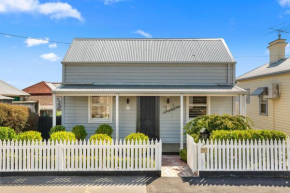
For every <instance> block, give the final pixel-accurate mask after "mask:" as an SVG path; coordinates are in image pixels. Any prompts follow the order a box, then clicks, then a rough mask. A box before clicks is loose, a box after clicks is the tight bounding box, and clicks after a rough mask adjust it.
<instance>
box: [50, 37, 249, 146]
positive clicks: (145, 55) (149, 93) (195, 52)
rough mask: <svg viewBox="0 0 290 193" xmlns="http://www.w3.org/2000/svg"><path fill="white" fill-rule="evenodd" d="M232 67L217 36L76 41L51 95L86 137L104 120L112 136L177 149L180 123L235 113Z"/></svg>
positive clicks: (240, 92) (180, 140)
mask: <svg viewBox="0 0 290 193" xmlns="http://www.w3.org/2000/svg"><path fill="white" fill-rule="evenodd" d="M235 65H236V61H235V60H234V58H233V56H232V54H231V52H230V50H229V49H228V47H227V45H226V43H225V41H224V40H223V39H74V40H73V42H72V43H71V45H70V47H69V49H68V51H67V53H66V55H65V57H64V59H63V60H62V74H63V76H62V86H60V87H58V88H56V89H54V90H53V91H52V93H53V98H54V101H55V100H56V95H58V96H62V97H63V98H62V103H63V104H62V110H63V111H62V123H63V125H64V126H65V127H66V128H67V129H71V128H72V127H73V126H74V125H77V124H81V125H84V126H85V127H86V129H87V132H88V134H89V136H90V135H91V134H93V133H94V132H95V130H96V129H97V127H98V126H99V125H100V124H104V123H106V124H110V125H112V127H113V128H114V138H115V139H124V138H125V137H126V136H127V135H128V134H130V133H135V132H142V133H145V134H146V135H148V136H149V137H150V138H151V139H156V138H161V139H162V141H163V143H164V144H165V145H172V146H174V147H177V151H178V149H179V147H180V148H183V141H184V132H183V127H184V125H185V124H186V122H188V121H189V120H191V119H193V118H195V117H197V116H199V115H205V114H223V113H228V114H233V113H234V112H235V110H234V105H233V100H234V97H235V96H240V97H241V98H242V99H244V98H245V96H243V95H244V94H245V93H246V91H245V90H243V89H241V88H239V87H237V86H235V69H236V68H235ZM55 108H56V107H55V106H54V113H53V115H54V116H53V125H55V124H56V117H55V111H56V109H55ZM243 113H244V111H243V108H241V114H243ZM164 147H165V146H163V149H165V148H164ZM171 150H172V149H171Z"/></svg>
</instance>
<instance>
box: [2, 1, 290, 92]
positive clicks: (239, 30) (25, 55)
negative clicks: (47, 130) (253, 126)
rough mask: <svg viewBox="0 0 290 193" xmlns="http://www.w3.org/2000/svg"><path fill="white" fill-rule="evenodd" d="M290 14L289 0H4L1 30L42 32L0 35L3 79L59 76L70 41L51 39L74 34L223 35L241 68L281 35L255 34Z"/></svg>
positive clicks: (260, 60)
mask: <svg viewBox="0 0 290 193" xmlns="http://www.w3.org/2000/svg"><path fill="white" fill-rule="evenodd" d="M289 19H290V0H254V1H253V0H232V1H229V0H211V1H200V0H198V1H197V0H179V1H173V0H172V1H170V0H59V1H56V0H50V1H42V0H40V1H38V0H0V32H5V33H10V34H16V35H22V36H27V37H33V38H41V39H43V40H42V41H35V40H32V39H28V40H27V39H21V38H15V37H9V36H4V35H0V72H1V73H0V79H2V80H4V81H6V82H8V83H10V84H12V85H14V86H16V87H18V88H21V89H22V88H25V87H27V86H29V85H31V84H34V83H37V82H39V81H42V80H45V81H55V82H60V81H61V63H60V62H61V60H62V58H63V56H64V54H65V52H66V50H67V48H68V45H66V44H59V43H57V44H53V43H49V42H47V41H46V40H47V39H48V40H56V41H61V42H71V41H72V39H73V38H75V37H85V38H90V37H92V38H151V37H153V38H224V39H225V40H226V42H227V44H228V46H229V48H230V50H231V51H232V53H233V55H234V57H235V59H236V60H237V75H241V74H243V73H245V72H247V71H249V70H251V69H253V68H256V67H258V66H260V65H262V64H265V63H267V62H268V60H269V59H268V54H267V52H266V51H267V45H268V43H269V42H270V41H272V40H274V39H276V38H277V35H276V34H275V33H273V34H271V35H266V36H265V35H263V33H261V34H258V35H256V34H257V33H258V32H260V31H262V30H264V29H266V28H268V27H271V26H274V25H277V24H280V23H283V22H287V23H286V24H285V25H290V20H289ZM282 37H283V38H287V39H289V37H290V34H283V35H282ZM289 55H290V47H289V49H287V56H289Z"/></svg>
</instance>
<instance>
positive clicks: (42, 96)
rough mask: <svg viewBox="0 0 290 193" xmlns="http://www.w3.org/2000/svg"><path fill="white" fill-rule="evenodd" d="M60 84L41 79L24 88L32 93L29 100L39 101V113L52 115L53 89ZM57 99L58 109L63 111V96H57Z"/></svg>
mask: <svg viewBox="0 0 290 193" xmlns="http://www.w3.org/2000/svg"><path fill="white" fill-rule="evenodd" d="M60 85H61V84H60V83H55V82H46V81H41V82H39V83H36V84H34V85H32V86H29V87H27V88H25V89H23V91H25V92H27V93H29V94H30V97H29V99H27V101H36V102H38V103H39V110H38V113H39V115H40V116H52V93H51V91H52V90H53V89H55V88H56V87H58V86H60ZM56 101H57V111H61V97H57V98H56Z"/></svg>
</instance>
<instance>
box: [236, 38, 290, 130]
mask: <svg viewBox="0 0 290 193" xmlns="http://www.w3.org/2000/svg"><path fill="white" fill-rule="evenodd" d="M286 45H287V43H286V40H285V39H277V40H275V41H273V42H270V43H269V46H268V49H269V55H270V61H269V63H267V64H265V65H263V66H260V67H258V68H256V69H254V70H252V71H250V72H248V73H246V74H244V75H241V76H239V77H238V78H237V80H236V81H237V85H238V86H239V87H241V88H243V89H245V90H247V91H248V95H247V98H246V113H247V116H248V117H250V118H251V119H252V120H253V121H254V125H255V127H256V128H257V129H276V130H281V131H284V132H286V133H287V134H288V135H290V127H289V125H290V100H289V99H290V58H285V48H286Z"/></svg>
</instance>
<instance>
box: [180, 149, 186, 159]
mask: <svg viewBox="0 0 290 193" xmlns="http://www.w3.org/2000/svg"><path fill="white" fill-rule="evenodd" d="M179 156H180V158H181V160H182V161H184V162H187V150H186V149H181V150H180V151H179Z"/></svg>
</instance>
